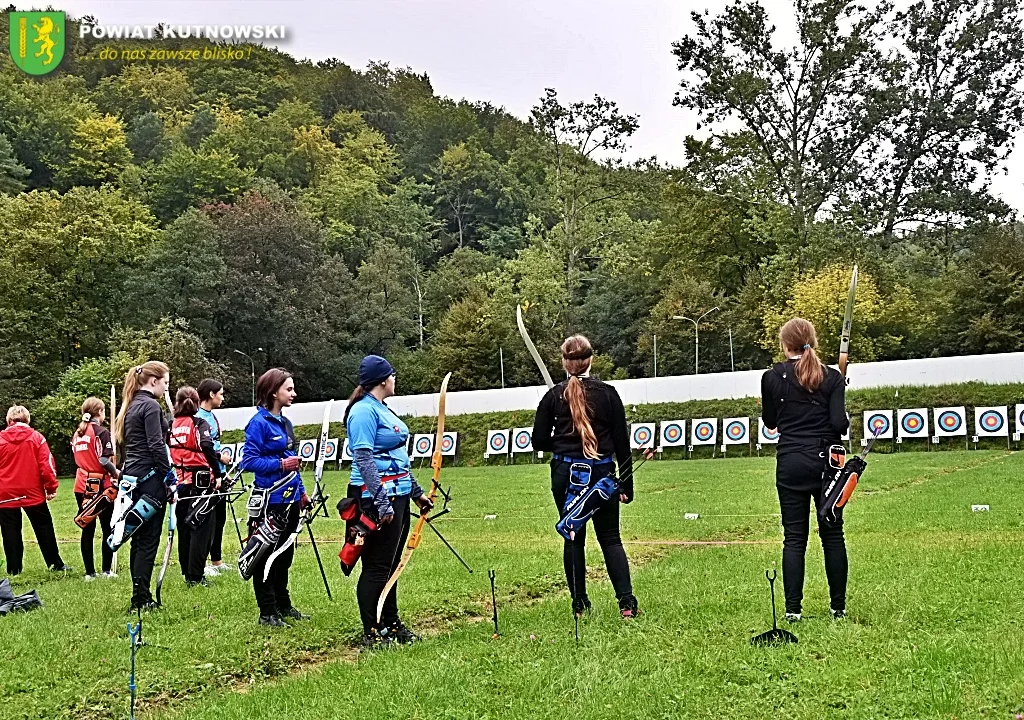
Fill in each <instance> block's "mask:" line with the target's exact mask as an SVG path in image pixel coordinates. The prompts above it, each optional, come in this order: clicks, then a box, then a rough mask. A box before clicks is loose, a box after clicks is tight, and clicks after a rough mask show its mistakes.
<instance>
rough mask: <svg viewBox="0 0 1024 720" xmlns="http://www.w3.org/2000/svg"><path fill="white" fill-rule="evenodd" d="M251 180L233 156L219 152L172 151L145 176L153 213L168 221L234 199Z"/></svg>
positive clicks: (184, 148)
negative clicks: (198, 207)
mask: <svg viewBox="0 0 1024 720" xmlns="http://www.w3.org/2000/svg"><path fill="white" fill-rule="evenodd" d="M251 180H252V174H251V173H250V172H247V171H246V170H243V169H242V168H240V167H238V165H237V164H236V158H235V157H234V156H233V155H229V154H224V153H221V152H220V151H218V150H209V151H206V150H199V151H195V150H192V149H191V148H188V147H179V148H176V149H174V150H171V151H170V152H169V153H168V154H167V155H166V157H164V158H163V160H162V161H161V162H160V163H159V164H157V165H156V166H155V167H154V168H153V169H152V170H151V171H150V172H149V173H148V177H147V185H148V188H149V195H150V197H151V202H152V206H153V212H154V214H155V215H156V216H157V217H158V218H160V219H161V220H163V221H165V222H167V221H170V220H172V219H173V218H175V217H177V216H178V215H180V214H181V213H183V212H184V211H185V210H187V209H188V208H190V207H197V206H200V205H204V204H208V203H214V202H225V201H230V200H233V199H235V198H236V197H237V196H238V195H240V194H241V193H242V191H243V190H245V189H246V188H247V187H248V186H249V183H250V182H251Z"/></svg>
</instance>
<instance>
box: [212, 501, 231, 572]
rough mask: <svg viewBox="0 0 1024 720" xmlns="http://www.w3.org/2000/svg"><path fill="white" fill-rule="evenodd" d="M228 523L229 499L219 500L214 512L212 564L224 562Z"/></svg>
mask: <svg viewBox="0 0 1024 720" xmlns="http://www.w3.org/2000/svg"><path fill="white" fill-rule="evenodd" d="M227 521H228V501H227V498H223V497H222V498H220V499H218V500H217V507H216V508H214V510H213V537H212V538H211V539H210V562H214V563H219V562H221V560H223V558H224V556H223V552H224V548H223V545H224V524H225V523H226V522H227Z"/></svg>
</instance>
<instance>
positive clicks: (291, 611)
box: [281, 608, 309, 620]
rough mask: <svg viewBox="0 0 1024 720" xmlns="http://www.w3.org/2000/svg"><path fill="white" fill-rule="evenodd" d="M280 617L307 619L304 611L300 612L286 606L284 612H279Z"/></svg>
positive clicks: (285, 618) (307, 616)
mask: <svg viewBox="0 0 1024 720" xmlns="http://www.w3.org/2000/svg"><path fill="white" fill-rule="evenodd" d="M281 619H282V620H309V615H306V614H305V613H300V612H299V611H298V610H296V609H295V608H288V609H287V610H285V611H284V612H282V613H281Z"/></svg>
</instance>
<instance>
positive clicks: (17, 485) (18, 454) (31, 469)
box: [0, 405, 71, 575]
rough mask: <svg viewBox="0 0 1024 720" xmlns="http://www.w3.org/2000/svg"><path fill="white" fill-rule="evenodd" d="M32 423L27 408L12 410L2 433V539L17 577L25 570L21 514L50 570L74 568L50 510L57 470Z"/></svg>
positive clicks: (0, 517)
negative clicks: (63, 549) (65, 555)
mask: <svg viewBox="0 0 1024 720" xmlns="http://www.w3.org/2000/svg"><path fill="white" fill-rule="evenodd" d="M31 420H32V416H31V415H30V414H29V411H28V408H26V407H23V406H21V405H14V406H12V407H11V408H10V409H9V410H8V411H7V427H6V428H4V430H3V432H0V502H3V505H0V535H2V536H3V544H4V556H5V557H6V558H7V572H8V573H10V574H11V575H17V574H19V573H20V572H21V570H22V561H23V560H24V555H25V545H24V543H23V541H22V539H21V511H22V510H24V511H25V515H27V516H28V521H29V522H30V523H31V524H32V531H33V532H34V533H35V536H36V540H37V541H38V542H39V549H40V550H41V551H42V553H43V560H45V561H46V566H47V567H48V568H50V569H51V570H54V571H58V572H68V571H70V570H71V568H70V567H68V566H67V565H65V564H64V560H63V559H61V556H60V548H59V547H58V546H57V534H56V532H54V529H53V516H51V515H50V508H49V506H48V505H47V504H46V503H47V501H48V500H53V498H54V497H56V495H57V466H56V464H55V463H54V462H53V455H51V454H50V446H49V445H47V444H46V438H44V437H43V436H42V435H41V434H40V433H39V432H37V431H36V430H33V429H32V428H31V427H30V426H29V423H30V422H31Z"/></svg>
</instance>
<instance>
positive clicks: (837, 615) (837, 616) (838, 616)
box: [828, 608, 846, 620]
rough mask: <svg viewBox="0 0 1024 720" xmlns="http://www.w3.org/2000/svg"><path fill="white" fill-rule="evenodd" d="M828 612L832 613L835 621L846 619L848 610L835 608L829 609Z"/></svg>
mask: <svg viewBox="0 0 1024 720" xmlns="http://www.w3.org/2000/svg"><path fill="white" fill-rule="evenodd" d="M828 610H829V612H830V613H832V619H833V620H843V619H845V618H846V609H845V608H844V609H843V610H836V609H835V608H829V609H828Z"/></svg>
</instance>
